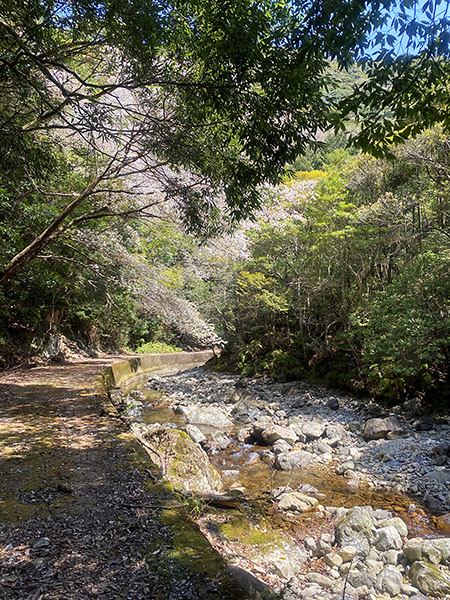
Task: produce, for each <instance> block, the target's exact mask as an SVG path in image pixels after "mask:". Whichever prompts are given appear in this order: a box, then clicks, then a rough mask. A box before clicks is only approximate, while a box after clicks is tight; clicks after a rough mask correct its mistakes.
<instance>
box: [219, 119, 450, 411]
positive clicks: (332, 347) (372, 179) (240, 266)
mask: <svg viewBox="0 0 450 600" xmlns="http://www.w3.org/2000/svg"><path fill="white" fill-rule="evenodd" d="M449 161H450V153H449V152H448V138H447V137H446V136H445V135H443V133H442V132H441V131H440V130H438V129H436V130H433V131H430V132H427V133H426V134H423V135H422V136H421V137H418V138H416V139H415V140H411V141H409V142H407V143H405V144H404V145H403V146H401V147H399V148H398V150H397V158H396V160H395V161H394V162H392V161H387V160H377V159H374V158H371V157H368V156H364V155H360V156H351V155H349V154H347V155H346V156H345V154H342V155H341V156H340V157H339V160H338V161H336V163H335V164H333V163H332V162H331V161H330V163H329V166H328V167H327V173H326V177H321V178H319V179H317V180H316V182H315V184H314V185H313V186H312V187H311V182H309V186H310V187H307V185H306V184H307V182H306V181H303V182H302V181H300V183H297V184H295V185H296V187H295V188H294V189H295V191H296V197H295V198H294V197H293V196H286V195H285V193H284V191H283V189H282V188H278V191H277V192H275V193H276V194H278V195H279V197H281V196H282V194H284V196H283V197H284V198H285V200H286V198H287V197H288V198H289V200H290V202H291V206H295V210H296V211H297V212H299V213H301V215H302V217H303V218H302V219H299V218H297V219H295V220H294V219H292V218H291V219H289V218H287V219H280V215H278V218H277V217H276V216H274V215H273V216H274V218H273V219H272V220H271V221H270V222H262V221H257V222H256V224H255V225H254V226H253V228H252V229H250V230H248V232H247V236H248V244H249V245H248V254H247V255H246V256H243V257H242V258H241V260H240V262H239V263H235V267H234V280H233V281H234V283H233V287H232V289H233V293H230V294H229V296H228V298H227V302H228V309H227V310H228V314H231V315H232V325H233V326H232V327H230V328H229V330H230V331H233V336H232V341H233V345H234V359H233V360H234V364H235V365H237V366H238V368H239V369H240V370H241V371H243V372H245V373H247V374H248V373H257V372H269V373H271V374H272V375H273V376H275V377H282V378H298V377H308V378H313V379H317V380H320V381H322V382H323V381H325V382H327V383H329V384H332V385H340V386H346V387H351V388H352V389H354V390H357V391H361V390H363V391H366V392H367V391H369V392H370V393H372V394H375V395H381V396H383V397H385V398H390V399H391V400H398V399H400V398H404V397H406V396H408V395H416V396H419V397H420V396H427V397H428V398H429V399H431V398H432V397H433V396H438V395H440V396H441V397H442V396H443V395H444V396H445V395H448V384H449V381H448V378H449V375H448V366H449V362H450V361H449V358H450V301H449V298H450V279H449V273H450V269H449V266H450V264H449V261H450V254H449V239H450V235H449V234H450V230H449V221H448V214H449V211H448V207H449V204H448V202H449V191H450V190H449V176H448V173H449V171H448V170H447V167H448V165H450V162H449ZM300 180H301V178H300ZM295 181H297V180H294V182H295ZM301 185H302V186H303V188H302V187H300V186H301ZM280 204H282V203H281V202H280V200H278V203H276V205H277V206H280Z"/></svg>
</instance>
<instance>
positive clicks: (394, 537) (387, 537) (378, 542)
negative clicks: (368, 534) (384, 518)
mask: <svg viewBox="0 0 450 600" xmlns="http://www.w3.org/2000/svg"><path fill="white" fill-rule="evenodd" d="M401 547H402V538H401V536H400V534H399V532H398V530H397V529H396V528H395V527H394V526H393V525H389V526H388V527H382V528H381V529H379V530H378V531H377V536H376V539H375V548H376V549H377V550H379V551H380V552H385V551H386V550H400V549H401Z"/></svg>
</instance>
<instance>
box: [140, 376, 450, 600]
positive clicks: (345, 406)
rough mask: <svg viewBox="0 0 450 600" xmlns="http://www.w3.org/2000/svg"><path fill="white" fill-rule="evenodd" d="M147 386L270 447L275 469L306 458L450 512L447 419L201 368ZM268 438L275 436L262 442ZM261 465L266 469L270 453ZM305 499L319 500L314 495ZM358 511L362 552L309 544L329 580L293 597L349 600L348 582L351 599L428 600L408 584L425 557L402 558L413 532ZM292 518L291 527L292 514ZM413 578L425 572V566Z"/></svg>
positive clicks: (357, 481)
mask: <svg viewBox="0 0 450 600" xmlns="http://www.w3.org/2000/svg"><path fill="white" fill-rule="evenodd" d="M148 387H149V388H152V389H155V390H159V391H161V392H163V395H164V401H165V402H167V403H168V404H170V405H171V406H172V407H173V408H179V409H180V410H183V407H186V406H189V407H192V406H195V408H196V409H197V408H199V409H201V408H202V407H208V408H209V409H210V411H211V410H217V411H220V414H221V415H225V416H226V417H227V418H229V419H230V420H232V421H233V422H234V424H235V428H236V429H237V433H233V435H234V439H235V440H237V441H239V443H242V444H243V443H246V444H248V443H251V442H252V440H253V441H256V440H257V439H258V440H259V443H261V442H264V443H265V444H266V445H267V446H268V448H267V452H266V457H267V460H270V461H274V460H275V457H276V460H277V461H278V464H279V465H280V466H284V465H285V464H286V465H291V464H294V461H293V460H292V461H291V460H290V458H291V457H292V459H294V458H295V459H297V460H298V461H299V463H298V464H303V461H305V462H306V459H307V461H310V462H309V465H308V468H310V467H312V468H314V465H317V466H319V465H320V466H325V467H327V466H328V467H329V469H330V471H332V472H335V473H336V474H337V475H338V476H340V477H342V480H343V483H344V480H345V478H346V479H347V480H348V481H347V483H346V485H348V486H349V487H352V488H354V489H356V488H357V487H358V486H359V487H360V488H373V489H374V490H396V491H399V492H402V493H405V494H414V495H416V496H418V498H419V499H420V500H422V501H426V502H427V503H428V506H430V507H433V508H434V509H435V510H439V511H441V512H447V513H450V469H449V464H450V463H449V461H450V456H449V447H450V446H449V447H447V445H445V444H443V440H448V439H450V425H449V422H448V420H447V419H441V420H438V419H434V418H428V417H427V418H425V417H423V416H422V415H421V407H420V403H418V402H412V401H411V402H406V403H404V404H403V405H401V406H399V407H395V408H394V409H391V410H388V409H384V408H382V407H379V406H377V405H376V404H374V403H373V402H371V401H370V400H363V401H361V400H359V399H356V398H353V397H351V396H348V395H346V394H343V393H337V392H334V391H333V392H331V391H329V390H326V389H324V388H322V387H320V386H317V385H310V384H305V383H303V382H296V383H273V382H271V381H270V380H269V379H264V378H258V379H245V380H244V379H242V378H238V377H235V376H233V375H223V374H218V373H211V372H207V371H205V370H203V369H201V368H196V369H193V370H191V371H187V372H181V373H179V374H178V375H174V376H169V377H157V376H154V377H152V378H151V379H150V380H149V384H148ZM133 400H134V401H135V400H136V397H135V398H133ZM265 430H266V431H267V430H269V431H267V433H266V434H265V436H264V437H263V436H262V434H263V432H264V431H265ZM290 432H292V435H291V434H290ZM252 436H253V438H252ZM258 452H260V451H259V450H258ZM259 456H261V457H262V459H263V460H265V456H263V454H262V453H261V454H259ZM289 468H290V467H289ZM302 493H306V494H308V493H309V494H311V495H312V492H310V491H307V490H302ZM316 510H317V508H316ZM324 510H325V509H324ZM326 510H327V514H328V515H330V516H331V515H333V514H334V513H336V518H337V522H339V519H340V518H342V516H343V515H345V514H346V511H348V509H344V508H338V509H337V511H336V510H335V509H334V508H333V507H327V509H326ZM350 510H352V509H350ZM417 510H418V509H417V507H416V506H415V505H414V504H411V505H410V506H409V508H408V510H407V513H409V514H410V515H411V516H412V517H414V515H416V513H417ZM359 511H360V513H358V514H359V515H363V517H364V519H366V521H365V523H366V522H367V520H369V521H370V523H371V527H370V528H369V529H368V530H366V529H364V530H360V531H358V532H357V535H356V536H355V538H354V540H355V545H358V544H361V535H363V537H364V535H367V537H366V538H365V542H364V544H363V546H361V545H359V546H358V548H356V547H354V546H352V545H350V544H349V542H348V541H347V542H346V545H345V546H343V547H340V546H339V544H337V543H336V541H335V539H334V535H333V534H325V536H324V535H322V537H321V538H320V539H318V540H317V539H314V538H312V537H309V538H306V539H304V540H303V541H302V549H303V548H304V549H305V551H306V552H307V554H308V556H310V557H311V558H313V557H315V558H314V560H317V561H318V562H319V563H321V564H322V571H323V570H325V571H327V572H328V575H324V574H323V573H322V572H320V573H319V572H309V573H307V574H306V576H305V578H304V579H302V577H300V579H298V580H297V579H295V577H294V579H293V583H292V585H293V588H292V590H293V591H291V592H290V594H289V598H292V599H293V600H296V599H302V598H303V599H305V600H306V599H308V598H311V599H312V598H314V599H320V598H323V599H324V600H332V599H333V598H336V597H342V593H343V585H344V581H346V578H347V577H348V581H347V582H346V585H347V587H346V590H345V598H346V600H347V599H348V600H358V599H359V598H365V599H368V600H383V599H386V600H390V599H391V598H394V597H395V599H396V600H397V599H398V600H407V599H408V598H409V600H423V599H424V598H427V594H424V590H426V589H430V588H429V587H427V586H426V585H424V586H423V587H422V588H421V586H422V583H420V582H421V580H420V578H419V577H418V576H417V577H416V581H415V582H414V585H413V583H412V582H411V580H410V579H408V577H409V573H410V571H411V567H412V565H414V564H415V561H416V562H417V560H419V558H417V559H416V556H415V555H414V553H413V551H412V550H409V554H408V555H406V554H404V552H403V549H404V547H405V543H406V536H407V535H408V530H407V527H406V525H405V523H404V522H403V521H402V520H400V519H399V518H393V516H392V514H391V513H389V512H388V511H378V510H373V509H371V508H370V507H363V508H359ZM285 514H286V515H287V518H288V519H289V518H290V516H289V515H290V514H291V513H290V512H286V513H285ZM358 518H359V517H358ZM364 527H365V526H364ZM364 532H366V533H364ZM347 533H348V532H347ZM327 535H329V536H330V537H328V538H327V537H326V536H327ZM358 536H359V537H358ZM351 539H352V538H351V535H349V536H347V535H346V536H345V540H351ZM417 544H418V547H420V544H419V542H417ZM408 547H409V548H415V546H414V542H413V543H412V544H411V541H410V542H408ZM361 548H363V550H364V551H361ZM417 552H418V551H417ZM357 555H358V556H359V557H360V558H359V560H357V559H356V556H357ZM436 560H438V559H436ZM439 568H440V570H441V572H442V573H443V574H444V575H445V578H447V577H449V576H450V575H449V568H448V566H447V565H446V564H440V565H439ZM279 571H280V573H281V571H283V572H285V574H286V576H287V574H288V573H290V569H289V568H288V567H287V568H286V570H285V569H279ZM413 572H419V571H418V567H415V568H414V569H413ZM281 575H282V573H281ZM445 578H444V579H445ZM305 579H306V582H305ZM445 581H446V580H445ZM419 583H420V585H419ZM444 583H445V582H444ZM296 586H297V587H296ZM419 588H420V589H419ZM297 589H298V591H295V590H297Z"/></svg>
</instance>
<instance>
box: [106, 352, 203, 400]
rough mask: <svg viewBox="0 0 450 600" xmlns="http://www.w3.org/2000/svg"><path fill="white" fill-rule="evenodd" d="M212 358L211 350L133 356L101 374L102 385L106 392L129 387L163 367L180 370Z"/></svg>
mask: <svg viewBox="0 0 450 600" xmlns="http://www.w3.org/2000/svg"><path fill="white" fill-rule="evenodd" d="M212 356H213V352H212V351H211V350H204V351H202V352H173V353H170V354H143V355H142V356H134V357H133V358H129V359H127V360H122V361H120V362H117V363H115V364H113V365H111V366H110V367H108V368H106V369H105V370H104V371H103V373H102V377H103V384H104V386H105V389H106V390H110V389H112V388H114V387H118V386H124V385H129V384H130V383H132V382H133V381H135V380H139V379H140V378H142V377H144V376H145V375H146V374H148V373H151V372H152V371H157V370H161V369H164V368H165V367H170V366H173V367H177V366H179V367H180V368H182V367H183V365H192V366H195V365H203V364H205V363H206V362H207V361H208V360H209V359H210V358H212Z"/></svg>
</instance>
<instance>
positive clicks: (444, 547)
mask: <svg viewBox="0 0 450 600" xmlns="http://www.w3.org/2000/svg"><path fill="white" fill-rule="evenodd" d="M429 541H430V542H431V544H432V545H433V546H434V547H435V548H436V550H438V551H439V553H440V555H441V563H443V564H444V565H450V538H438V539H436V540H429Z"/></svg>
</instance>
